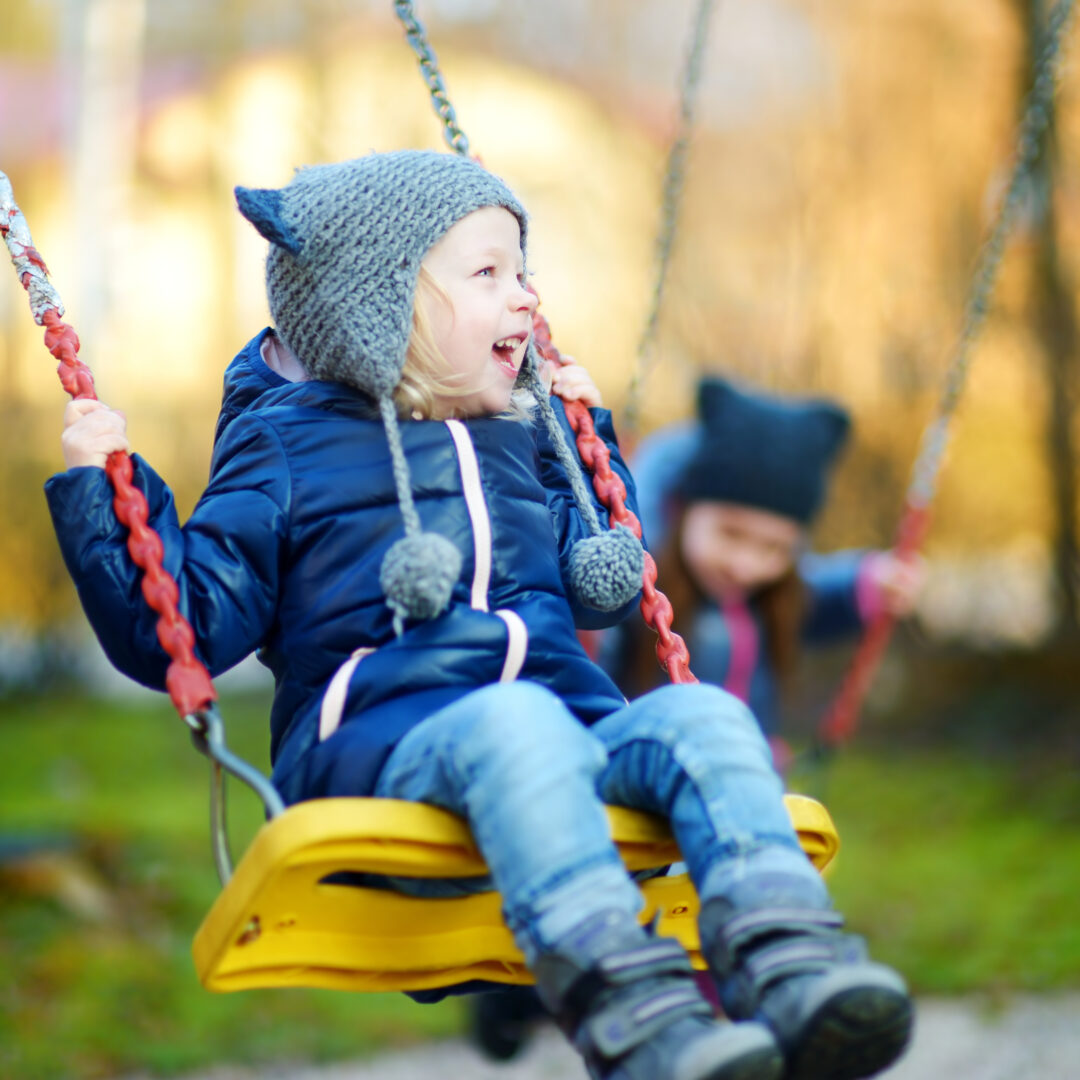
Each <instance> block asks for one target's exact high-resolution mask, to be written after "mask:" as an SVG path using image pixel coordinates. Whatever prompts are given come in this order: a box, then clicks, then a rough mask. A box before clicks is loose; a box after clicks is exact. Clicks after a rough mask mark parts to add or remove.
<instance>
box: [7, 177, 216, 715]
mask: <svg viewBox="0 0 1080 1080" xmlns="http://www.w3.org/2000/svg"><path fill="white" fill-rule="evenodd" d="M0 235H2V236H3V239H4V242H5V244H6V245H7V248H8V252H9V253H10V255H11V261H12V263H13V264H14V266H15V273H16V274H17V275H18V278H19V281H20V283H21V284H22V286H23V288H24V289H25V290H26V292H27V294H28V295H29V298H30V310H31V313H32V314H33V316H34V321H35V322H36V323H37V324H38V325H39V326H44V327H45V347H46V348H47V349H48V350H49V352H50V353H52V355H53V357H54V358H55V359H56V360H58V361H59V365H58V367H57V369H56V371H57V374H58V375H59V376H60V382H61V385H62V386H63V387H64V389H65V390H66V391H67V392H68V394H70V395H71V397H72V398H73V399H75V400H91V401H96V400H97V393H96V392H95V390H94V377H93V375H92V374H91V373H90V369H89V368H88V367H87V366H86V364H84V363H83V362H82V360H80V359H79V355H78V354H79V338H78V335H77V334H76V333H75V330H74V328H73V327H72V326H71V325H69V324H68V323H66V322H64V321H63V314H64V305H63V304H62V303H61V302H60V297H59V295H58V293H57V292H56V290H55V289H54V288H53V286H52V283H51V282H50V281H49V271H48V268H47V267H46V265H45V261H44V259H42V257H41V255H40V254H39V253H38V251H37V249H36V248H35V247H34V244H33V241H32V239H31V237H30V230H29V227H28V226H27V224H26V218H25V217H23V214H22V211H21V210H20V209H19V207H18V204H17V203H16V202H15V195H14V192H13V191H12V187H11V182H10V181H9V180H8V178H7V176H6V175H5V174H4V173H3V172H0ZM105 472H106V474H107V475H108V477H109V480H110V482H111V483H112V485H113V488H114V490H115V492H116V494H115V497H114V499H113V507H114V509H115V511H116V516H117V518H118V520H119V521H120V523H121V524H122V525H124V526H125V527H126V528H127V529H128V551H129V552H130V554H131V557H132V559H133V560H134V562H135V564H136V565H137V566H138V567H139V568H140V569H141V570H142V571H143V579H142V592H143V596H144V597H145V598H146V602H147V603H148V604H149V605H150V607H151V608H153V610H154V611H155V612H157V614H158V615H159V616H160V617H159V619H158V623H157V636H158V641H159V642H161V646H162V648H163V649H164V650H165V651H166V652H167V653H168V654H169V657H170V659H171V662H170V664H169V668H168V673H167V675H166V679H165V681H166V686H167V688H168V691H169V697H170V698H172V702H173V705H175V706H176V710H177V712H179V713H180V716H181V717H183V718H184V719H185V720H187V721H188V723H189V724H192V726H196V725H200V724H201V722H200V719H199V718H200V717H201V716H202V714H203V713H205V711H206V710H207V709H208V708H209V707H210V705H211V703H212V702H213V701H214V700H216V698H217V694H216V692H215V690H214V686H213V683H212V682H211V680H210V675H209V673H208V672H207V670H206V668H205V667H203V665H202V664H201V663H200V662H199V660H198V658H197V657H196V656H195V651H194V646H195V634H194V632H193V631H192V629H191V626H190V625H189V624H188V621H187V620H186V619H185V618H184V617H183V615H181V614H180V610H179V608H178V607H177V602H178V600H179V591H178V589H177V587H176V582H175V581H173V579H172V577H171V576H170V575H169V574H168V573H167V572H166V571H165V569H164V567H163V566H162V559H163V557H164V548H163V547H162V543H161V539H160V537H159V536H158V535H157V533H156V532H154V530H153V529H151V528H150V527H149V525H148V524H147V519H148V517H149V508H148V507H147V504H146V498H145V496H144V495H143V493H142V492H141V491H140V490H139V489H138V488H137V487H135V485H134V484H133V483H132V465H131V458H130V456H129V455H128V454H127V453H125V452H124V451H122V450H117V451H114V452H113V453H111V454H110V455H109V456H108V459H107V461H106V465H105ZM189 718H190V719H189Z"/></svg>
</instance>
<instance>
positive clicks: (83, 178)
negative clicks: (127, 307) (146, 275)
mask: <svg viewBox="0 0 1080 1080" xmlns="http://www.w3.org/2000/svg"><path fill="white" fill-rule="evenodd" d="M66 14H67V18H66V19H65V29H64V34H65V51H66V52H67V59H68V62H69V63H70V64H71V67H72V68H73V70H75V71H77V72H78V82H77V95H78V96H77V100H76V102H75V126H74V130H73V131H72V132H71V151H70V176H71V188H72V197H71V199H70V200H69V204H70V205H71V206H72V207H73V212H74V226H73V227H74V229H75V231H76V232H77V234H78V235H80V236H81V237H82V238H83V239H82V242H81V243H80V245H79V249H78V252H79V262H78V275H77V279H76V281H77V284H76V289H75V296H74V297H73V298H72V300H71V301H70V302H69V307H70V309H71V317H72V318H73V319H76V320H77V325H78V329H79V334H80V336H81V337H82V338H83V341H84V343H85V344H88V345H90V346H91V349H92V350H95V349H101V348H102V339H103V338H104V337H105V335H107V333H108V331H109V325H110V320H111V319H112V318H113V317H114V315H115V311H116V308H117V306H118V304H119V303H120V302H121V301H122V297H121V296H120V295H119V292H120V287H121V286H120V274H119V272H118V270H119V267H120V264H121V261H122V259H123V256H124V251H125V248H126V246H127V244H128V243H129V241H130V238H131V226H130V222H131V221H132V217H133V215H132V196H133V183H132V181H133V177H134V174H135V157H136V146H137V133H138V113H139V83H140V77H141V71H142V46H143V34H144V30H145V25H146V0H68V4H67V9H66Z"/></svg>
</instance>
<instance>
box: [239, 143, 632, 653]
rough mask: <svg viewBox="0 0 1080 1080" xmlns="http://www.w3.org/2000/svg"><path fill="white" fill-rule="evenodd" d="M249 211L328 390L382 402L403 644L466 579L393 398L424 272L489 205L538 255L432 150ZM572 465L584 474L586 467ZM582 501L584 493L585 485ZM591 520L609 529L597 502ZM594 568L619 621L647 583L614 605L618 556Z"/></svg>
mask: <svg viewBox="0 0 1080 1080" xmlns="http://www.w3.org/2000/svg"><path fill="white" fill-rule="evenodd" d="M236 200H237V204H238V205H239V207H240V212H241V213H242V214H243V215H244V217H246V218H247V219H248V221H250V222H251V223H252V224H253V225H254V226H255V228H256V229H257V230H258V231H259V232H260V233H261V234H262V235H263V236H264V237H265V238H266V239H267V240H269V241H270V253H269V255H268V257H267V261H266V290H267V296H268V299H269V302H270V313H271V315H272V316H273V319H274V323H275V325H276V327H277V330H278V332H279V333H280V334H281V336H282V338H283V339H284V340H285V342H286V344H287V345H288V346H289V347H290V348H291V349H292V351H293V352H294V353H295V354H296V356H297V357H298V358H299V360H300V362H301V363H302V364H303V365H304V367H305V368H306V369H307V370H308V371H309V372H310V373H311V375H312V376H313V377H314V378H316V379H325V380H328V381H333V382H342V383H347V384H348V385H350V386H353V387H355V388H357V389H358V390H361V391H363V392H364V393H366V394H368V395H370V396H371V397H372V398H374V399H375V401H376V402H377V403H378V406H379V411H380V414H381V416H382V420H383V424H384V426H385V429H386V437H387V441H388V442H389V445H390V452H391V457H392V461H393V468H394V480H395V484H396V488H397V495H398V502H399V504H400V506H401V512H402V516H403V518H404V522H405V534H406V535H405V537H404V538H403V539H401V540H399V541H397V542H396V543H395V544H394V545H393V546H392V547H391V548H390V550H389V551H388V552H387V554H386V557H385V558H384V560H383V564H382V568H381V572H380V577H379V580H380V584H381V586H382V589H383V592H384V593H385V594H386V597H387V602H388V603H389V605H390V607H391V609H392V610H393V612H394V617H395V626H396V627H397V629H398V631H399V632H400V629H401V627H402V624H403V622H404V620H405V619H428V618H433V617H434V616H436V615H438V614H440V613H441V612H442V611H443V610H445V608H446V606H447V604H448V603H449V600H450V594H451V592H452V590H453V587H454V584H455V583H456V582H457V580H458V578H459V576H460V573H461V565H462V560H461V553H460V552H459V551H458V550H457V548H456V547H455V546H454V545H453V543H452V542H451V541H450V540H449V539H447V538H446V537H444V536H442V535H441V534H438V533H425V532H423V531H422V530H421V525H420V518H419V515H418V514H417V512H416V507H415V504H414V502H413V497H412V485H411V479H410V476H409V467H408V462H407V460H406V458H405V453H404V450H403V448H402V445H401V432H400V429H399V426H398V417H397V408H396V405H395V403H394V400H393V393H394V390H395V389H396V388H397V385H398V383H399V382H400V380H401V372H402V368H403V366H404V364H405V355H406V351H407V349H408V344H409V338H410V335H411V333H412V317H413V304H414V300H415V294H416V282H417V278H418V275H419V272H420V263H421V261H422V260H423V258H424V255H425V254H426V253H427V251H428V250H429V248H431V246H432V245H433V244H434V243H436V242H437V241H438V240H439V239H440V238H441V237H442V236H443V235H445V233H446V232H447V231H448V230H449V229H450V228H451V227H452V226H453V225H455V224H456V223H457V222H459V221H460V220H461V219H462V218H464V217H466V216H467V215H468V214H471V213H472V212H473V211H474V210H479V209H481V208H483V207H488V206H501V207H504V208H505V209H506V210H508V211H509V212H510V213H512V214H513V215H514V216H515V217H516V218H517V220H518V223H519V225H520V227H521V248H522V252H524V251H525V240H526V228H527V222H528V217H527V215H526V213H525V210H524V209H523V208H522V206H521V204H520V202H519V201H518V200H517V198H516V197H515V196H514V194H513V192H511V191H510V189H509V188H508V187H507V186H506V185H505V184H504V183H503V182H502V181H501V180H500V179H499V178H498V177H497V176H495V175H494V174H492V173H490V172H488V171H487V170H486V169H485V168H483V166H481V165H479V164H477V163H476V162H475V161H471V160H469V159H467V158H463V157H459V156H457V155H456V154H445V153H435V152H433V151H424V150H400V151H395V152H392V153H382V154H376V153H373V154H369V155H367V156H366V157H362V158H356V159H354V160H352V161H344V162H340V163H338V164H333V165H315V166H311V167H308V168H304V169H299V170H297V172H296V174H295V175H294V176H293V179H292V180H291V181H290V182H289V184H287V185H286V186H285V187H283V188H280V189H251V188H243V187H238V188H237V189H236ZM527 363H528V364H529V372H525V373H524V374H525V375H526V376H529V375H530V373H531V377H532V378H533V379H534V381H535V361H534V359H533V354H532V347H531V345H530V348H529V353H528V360H527ZM544 405H547V408H546V409H544V410H543V411H544V416H545V420H546V422H547V424H548V427H549V430H551V427H552V424H554V426H555V428H558V423H557V421H556V420H555V419H554V417H553V415H552V413H551V409H550V405H548V404H547V402H546V401H545V402H544ZM552 437H553V439H556V445H558V440H559V439H562V432H561V430H558V431H552ZM562 441H563V444H564V445H565V440H562ZM572 464H573V468H574V469H575V470H577V463H576V460H574V461H573V463H572ZM575 494H576V495H579V496H580V495H583V494H584V485H583V484H582V483H581V481H580V476H578V483H577V485H576V487H575ZM586 498H587V495H586ZM579 501H580V499H579ZM588 510H589V511H590V512H591V513H592V519H593V521H595V520H596V514H595V511H594V510H593V509H592V506H591V503H590V504H589V506H588ZM583 512H584V511H583ZM586 517H587V520H588V516H587V515H586ZM597 528H599V526H597ZM593 540H603V541H604V544H602V545H601V546H602V547H603V550H604V551H607V550H608V546H609V545H610V544H611V542H612V541H607V539H606V537H599V536H596V537H593V538H592V540H587V541H583V542H582V543H583V544H585V545H588V544H591V543H592V542H593ZM635 543H636V541H635ZM594 546H595V545H594ZM586 550H587V549H583V554H584V552H585V551H586ZM638 555H639V556H640V547H639V549H638ZM581 561H582V560H581V559H580V558H579V559H578V562H579V563H580V562H581ZM585 561H586V562H588V563H589V565H590V566H592V565H593V564H596V567H597V568H598V569H599V570H602V571H603V572H602V573H600V574H599V579H600V585H601V588H600V597H599V598H600V601H601V603H604V604H610V607H609V608H608V609H611V610H613V609H614V608H616V607H621V606H622V604H623V603H625V602H626V601H627V600H629V599H630V598H631V597H632V596H633V595H634V593H635V592H636V591H637V584H635V587H634V589H633V591H632V592H630V594H629V595H628V596H626V597H625V598H622V599H619V601H618V602H617V603H616V602H615V596H614V594H612V595H611V596H609V595H608V593H610V589H609V588H608V586H607V584H606V582H607V579H608V578H609V577H610V576H611V574H610V567H606V566H605V565H604V564H606V562H607V561H608V560H607V559H606V557H600V558H599V559H597V558H596V557H595V553H594V555H593V557H591V558H589V559H586V560H585ZM591 576H592V577H593V578H595V577H596V576H597V575H596V573H593V574H592V575H591ZM623 576H625V575H623ZM586 577H589V575H588V574H587V575H586ZM639 578H640V573H639ZM583 589H584V592H583V594H582V599H583V600H584V602H585V603H590V601H589V599H588V589H589V586H588V584H587V583H585V584H583ZM622 591H623V592H625V588H622ZM619 595H620V597H621V592H620V594H619ZM591 606H599V605H598V604H591Z"/></svg>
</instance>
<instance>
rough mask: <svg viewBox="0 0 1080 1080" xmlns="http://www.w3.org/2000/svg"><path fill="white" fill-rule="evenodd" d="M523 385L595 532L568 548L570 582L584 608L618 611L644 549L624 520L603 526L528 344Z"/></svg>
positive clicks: (641, 565)
mask: <svg viewBox="0 0 1080 1080" xmlns="http://www.w3.org/2000/svg"><path fill="white" fill-rule="evenodd" d="M523 371H524V378H523V380H522V382H523V384H524V385H525V387H526V388H527V389H528V390H529V391H530V392H531V393H532V395H533V397H535V398H536V403H537V405H538V406H539V408H540V414H541V416H542V417H543V419H544V425H545V427H546V428H547V431H548V435H549V436H550V438H551V441H552V443H553V445H554V447H555V453H556V455H557V456H558V458H559V462H560V463H561V464H562V467H563V470H564V471H565V473H566V476H567V478H568V479H569V481H570V489H571V491H573V493H574V502H575V503H576V504H577V507H578V511H579V512H580V513H581V516H582V517H583V518H584V519H585V524H586V525H588V527H589V531H590V532H591V533H592V534H593V535H592V536H590V537H588V538H587V539H585V540H579V541H578V542H577V543H576V544H575V545H574V547H573V550H572V551H571V552H570V586H571V588H572V589H573V590H574V592H575V594H576V595H577V598H578V599H579V600H580V601H581V603H583V604H584V605H585V606H586V607H590V608H593V609H594V610H596V611H617V610H618V609H619V608H621V607H623V606H624V605H625V604H628V603H630V601H631V600H633V599H634V597H635V596H636V595H637V594H638V592H639V590H640V589H641V576H642V574H643V573H644V571H645V550H644V548H642V546H641V541H640V540H639V539H638V538H637V537H636V536H635V535H634V532H633V530H632V529H630V528H629V527H628V526H626V525H616V526H615V527H614V528H613V529H605V528H604V527H603V526H602V525H601V524H600V518H599V516H598V515H597V513H596V507H595V506H594V505H593V501H592V499H591V498H590V496H589V492H588V489H587V488H586V487H585V480H584V478H583V477H582V475H581V466H580V465H579V464H578V460H577V458H576V457H575V455H574V452H573V450H571V449H570V445H569V443H567V441H566V436H565V435H564V434H563V430H562V425H561V424H560V423H559V419H558V417H557V416H556V415H555V410H554V409H553V408H552V407H551V401H550V399H549V397H548V392H547V388H546V387H545V386H544V384H543V382H542V381H541V379H540V376H539V373H538V367H537V361H536V351H535V348H534V346H533V344H532V342H530V343H529V351H528V353H527V354H526V357H525V366H524V369H523Z"/></svg>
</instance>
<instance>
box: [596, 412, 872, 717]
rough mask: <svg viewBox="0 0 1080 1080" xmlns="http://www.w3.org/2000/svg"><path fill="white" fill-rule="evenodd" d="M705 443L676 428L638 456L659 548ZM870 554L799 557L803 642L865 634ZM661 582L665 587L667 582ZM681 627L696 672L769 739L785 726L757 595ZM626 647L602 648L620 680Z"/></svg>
mask: <svg viewBox="0 0 1080 1080" xmlns="http://www.w3.org/2000/svg"><path fill="white" fill-rule="evenodd" d="M699 438H700V433H699V427H698V425H696V424H672V425H670V426H669V427H667V428H664V429H661V430H660V431H657V432H654V433H653V434H652V435H651V436H650V437H649V438H648V439H646V440H645V441H644V443H643V444H642V446H641V447H640V448H639V450H638V452H637V454H636V455H635V457H634V459H633V470H634V476H635V478H636V482H637V490H636V494H637V498H638V504H639V508H640V516H641V523H642V527H643V530H644V534H645V539H646V540H647V541H648V545H649V547H650V548H651V549H652V550H653V551H658V550H660V548H661V547H662V546H663V545H664V544H665V543H666V541H667V534H668V532H669V529H670V525H671V522H672V519H673V517H674V512H673V509H672V500H673V498H674V492H675V489H676V487H677V485H678V480H679V477H680V476H681V474H682V471H683V469H684V468H685V466H686V463H687V461H689V459H690V458H691V457H692V456H693V454H694V452H695V451H696V449H697V446H698V440H699ZM872 557H873V553H869V552H866V551H859V550H846V551H836V552H831V553H828V554H817V553H809V552H808V553H805V554H803V555H802V556H801V557H800V558H799V560H798V564H797V570H798V574H799V578H800V579H801V581H802V583H803V586H804V588H805V590H806V594H805V610H804V613H803V623H802V638H803V640H804V641H805V642H806V643H807V644H808V645H827V644H830V643H833V642H839V641H843V640H845V639H849V638H851V637H853V636H855V635H857V634H858V633H859V632H860V631H861V630H862V628H863V626H864V625H865V622H866V620H867V618H868V617H869V614H870V613H871V607H870V605H871V604H872V603H873V602H874V599H875V598H874V595H873V590H872V588H871V587H870V586H869V583H868V580H867V576H866V573H865V571H866V568H867V565H868V564H867V559H868V558H872ZM658 585H659V586H660V588H663V585H664V583H663V581H660V582H658ZM675 628H676V629H677V630H678V631H679V633H680V634H682V635H683V638H684V639H685V641H686V645H687V648H688V649H689V651H690V668H691V670H692V671H693V673H694V674H695V675H696V676H697V677H698V678H699V679H700V680H701V681H702V682H708V683H713V684H714V685H716V686H721V687H723V688H724V689H726V690H728V691H730V692H731V693H733V694H735V696H736V697H738V698H740V699H741V700H743V701H744V702H745V703H746V704H747V705H748V706H749V707H750V711H751V712H752V713H753V714H754V716H755V718H756V719H757V721H758V723H759V724H760V725H761V728H762V730H763V731H764V732H765V734H766V735H774V734H776V733H777V732H778V731H779V729H780V727H781V722H780V721H781V717H780V694H779V687H778V684H777V678H776V674H775V672H774V670H773V668H772V665H771V663H770V661H769V656H768V652H767V649H766V643H765V631H764V626H763V621H762V617H761V612H760V610H759V608H758V605H757V604H755V602H754V598H753V596H751V597H749V598H748V600H747V602H746V603H745V605H737V604H732V605H730V606H728V607H727V608H725V607H722V606H721V605H719V604H717V603H715V602H713V601H709V602H707V603H705V604H703V605H702V606H701V607H700V608H699V609H698V610H697V611H696V612H685V611H684V612H676V623H675ZM626 645H627V643H626V641H625V635H624V632H623V629H622V628H615V629H614V630H612V631H611V632H609V633H608V634H605V635H604V637H603V638H602V640H601V644H600V649H599V661H600V663H601V664H602V665H603V666H604V668H605V670H607V671H608V673H609V674H610V675H611V676H612V677H613V678H614V679H615V681H616V682H617V683H621V682H622V681H623V679H624V675H625V669H624V665H625V664H626V663H627V661H628V656H627V653H626V651H625V650H626ZM740 667H742V668H743V670H741V671H740V670H737V669H738V668H740Z"/></svg>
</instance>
